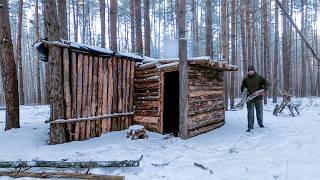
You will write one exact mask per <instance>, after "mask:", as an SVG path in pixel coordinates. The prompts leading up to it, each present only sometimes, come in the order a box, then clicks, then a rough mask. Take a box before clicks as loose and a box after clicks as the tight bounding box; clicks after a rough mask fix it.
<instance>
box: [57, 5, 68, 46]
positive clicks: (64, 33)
mask: <svg viewBox="0 0 320 180" xmlns="http://www.w3.org/2000/svg"><path fill="white" fill-rule="evenodd" d="M58 15H59V26H60V37H61V38H62V39H65V40H68V19H67V2H66V0H58Z"/></svg>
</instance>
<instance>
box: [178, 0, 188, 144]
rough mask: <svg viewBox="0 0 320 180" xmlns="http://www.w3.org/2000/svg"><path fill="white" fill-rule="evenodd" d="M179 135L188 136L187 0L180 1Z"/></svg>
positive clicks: (183, 137)
mask: <svg viewBox="0 0 320 180" xmlns="http://www.w3.org/2000/svg"><path fill="white" fill-rule="evenodd" d="M178 15H179V37H180V40H179V104H180V107H179V136H180V137H181V138H182V139H186V138H187V137H188V127H187V122H188V62H187V40H186V39H185V15H186V1H185V0H180V1H179V14H178Z"/></svg>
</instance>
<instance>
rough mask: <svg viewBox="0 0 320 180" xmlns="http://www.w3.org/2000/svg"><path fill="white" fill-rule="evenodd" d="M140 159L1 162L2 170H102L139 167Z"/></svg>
mask: <svg viewBox="0 0 320 180" xmlns="http://www.w3.org/2000/svg"><path fill="white" fill-rule="evenodd" d="M140 160H141V158H140V159H138V160H124V161H77V162H69V161H1V162H0V168H17V167H31V168H32V167H52V168H100V167H139V164H140Z"/></svg>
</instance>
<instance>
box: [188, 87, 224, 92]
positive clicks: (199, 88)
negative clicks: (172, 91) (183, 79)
mask: <svg viewBox="0 0 320 180" xmlns="http://www.w3.org/2000/svg"><path fill="white" fill-rule="evenodd" d="M188 87H189V91H200V90H204V91H222V90H223V87H222V86H220V87H216V86H188Z"/></svg>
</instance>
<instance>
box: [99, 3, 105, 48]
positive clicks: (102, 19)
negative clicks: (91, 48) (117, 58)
mask: <svg viewBox="0 0 320 180" xmlns="http://www.w3.org/2000/svg"><path fill="white" fill-rule="evenodd" d="M99 2H100V24H101V47H103V48H105V47H106V2H105V0H99Z"/></svg>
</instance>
